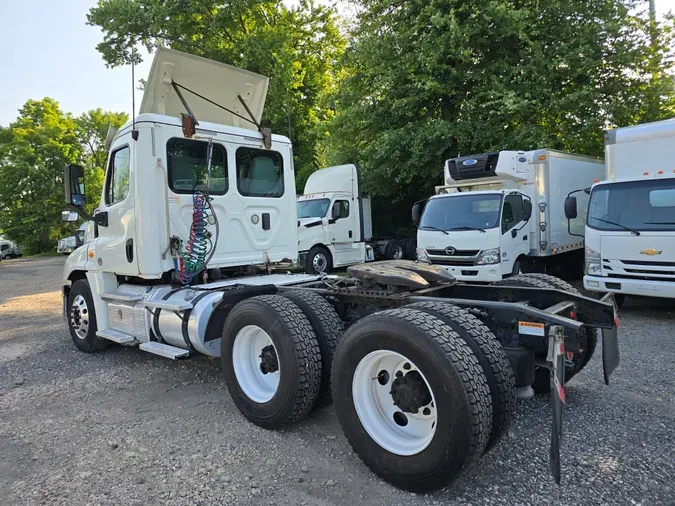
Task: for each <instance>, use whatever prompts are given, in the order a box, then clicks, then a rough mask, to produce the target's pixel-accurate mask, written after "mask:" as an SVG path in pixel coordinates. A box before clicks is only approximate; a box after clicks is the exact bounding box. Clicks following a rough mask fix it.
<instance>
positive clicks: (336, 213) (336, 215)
mask: <svg viewBox="0 0 675 506" xmlns="http://www.w3.org/2000/svg"><path fill="white" fill-rule="evenodd" d="M341 214H342V213H341V212H340V204H339V203H338V202H336V203H335V204H333V209H331V213H330V215H331V218H332V219H333V220H339V219H340V218H342V216H341Z"/></svg>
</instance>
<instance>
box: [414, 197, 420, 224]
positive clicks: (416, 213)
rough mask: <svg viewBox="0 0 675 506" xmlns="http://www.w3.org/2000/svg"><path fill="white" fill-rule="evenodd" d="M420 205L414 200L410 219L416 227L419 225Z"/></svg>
mask: <svg viewBox="0 0 675 506" xmlns="http://www.w3.org/2000/svg"><path fill="white" fill-rule="evenodd" d="M420 207H421V206H420V203H419V202H416V203H415V204H414V205H413V206H412V221H413V223H414V224H415V226H416V227H419V226H420V215H421V212H420Z"/></svg>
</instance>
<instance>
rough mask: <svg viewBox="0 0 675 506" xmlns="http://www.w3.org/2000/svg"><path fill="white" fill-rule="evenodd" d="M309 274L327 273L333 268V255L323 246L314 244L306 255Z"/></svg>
mask: <svg viewBox="0 0 675 506" xmlns="http://www.w3.org/2000/svg"><path fill="white" fill-rule="evenodd" d="M306 267H307V272H308V273H309V274H328V273H330V272H331V271H332V270H333V256H332V255H331V254H330V251H328V249H326V248H324V247H323V246H314V247H313V248H312V249H311V250H310V251H309V254H308V255H307V266H306Z"/></svg>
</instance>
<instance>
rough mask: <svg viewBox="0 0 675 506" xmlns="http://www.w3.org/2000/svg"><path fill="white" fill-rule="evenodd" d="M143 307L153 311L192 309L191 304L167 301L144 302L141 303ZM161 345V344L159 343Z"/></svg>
mask: <svg viewBox="0 0 675 506" xmlns="http://www.w3.org/2000/svg"><path fill="white" fill-rule="evenodd" d="M143 305H144V306H145V307H149V308H153V309H164V310H166V311H179V312H180V311H187V310H188V309H192V307H193V306H192V302H187V301H183V302H171V301H168V300H146V301H143ZM160 344H161V343H160Z"/></svg>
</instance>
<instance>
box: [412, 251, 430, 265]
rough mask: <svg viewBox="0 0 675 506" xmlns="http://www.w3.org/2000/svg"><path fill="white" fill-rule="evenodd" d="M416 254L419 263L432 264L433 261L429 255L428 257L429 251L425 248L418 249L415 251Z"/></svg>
mask: <svg viewBox="0 0 675 506" xmlns="http://www.w3.org/2000/svg"><path fill="white" fill-rule="evenodd" d="M415 254H416V255H417V261H418V262H424V263H426V264H430V263H431V259H430V258H429V255H427V250H425V249H424V248H417V249H416V250H415Z"/></svg>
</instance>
